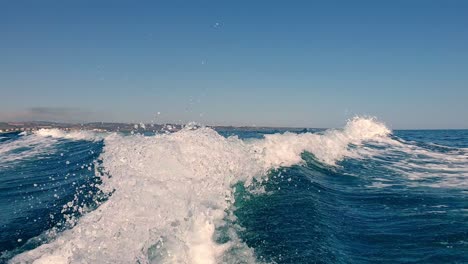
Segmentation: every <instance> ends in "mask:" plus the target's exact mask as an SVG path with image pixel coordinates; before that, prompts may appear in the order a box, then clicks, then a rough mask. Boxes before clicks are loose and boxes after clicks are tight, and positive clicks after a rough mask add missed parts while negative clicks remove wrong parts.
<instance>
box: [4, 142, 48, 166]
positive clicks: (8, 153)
mask: <svg viewBox="0 0 468 264" xmlns="http://www.w3.org/2000/svg"><path fill="white" fill-rule="evenodd" d="M56 143H57V141H56V140H55V139H51V138H43V137H38V136H24V135H23V136H20V137H19V138H18V139H16V140H13V141H6V142H3V143H0V167H4V166H11V165H12V163H14V162H18V161H21V160H24V159H28V158H31V157H36V158H41V157H38V156H40V155H41V154H50V153H53V152H54V145H55V144H56ZM42 158H43V157H42Z"/></svg>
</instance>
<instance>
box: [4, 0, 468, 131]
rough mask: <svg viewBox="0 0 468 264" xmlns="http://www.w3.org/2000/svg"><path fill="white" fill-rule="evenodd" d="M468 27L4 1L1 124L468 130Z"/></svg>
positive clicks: (337, 8)
mask: <svg viewBox="0 0 468 264" xmlns="http://www.w3.org/2000/svg"><path fill="white" fill-rule="evenodd" d="M467 14H468V1H442V0H441V1H429V0H426V1H417V0H412V1H220V0H218V1H139V2H138V3H137V2H136V1H85V0H82V1H46V0H41V1H1V2H0V60H1V62H0V120H31V119H48V120H54V121H80V122H81V121H125V122H141V121H143V122H148V121H156V122H187V121H197V122H201V123H204V124H222V125H229V124H232V125H257V126H260V125H268V126H307V127H339V126H342V125H343V123H345V121H346V119H348V118H350V117H352V116H354V115H372V116H376V117H378V118H379V119H380V120H382V121H384V122H385V123H387V124H388V125H389V126H390V127H391V128H468V15H467ZM158 112H159V113H160V114H159V115H158V114H157V113H158Z"/></svg>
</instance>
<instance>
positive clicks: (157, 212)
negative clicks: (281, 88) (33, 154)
mask: <svg viewBox="0 0 468 264" xmlns="http://www.w3.org/2000/svg"><path fill="white" fill-rule="evenodd" d="M389 132H390V131H389V130H388V129H387V128H386V127H385V126H384V125H383V124H381V123H378V122H376V121H375V120H373V119H365V118H355V119H353V120H350V121H349V122H348V124H347V125H346V127H345V128H344V129H343V130H330V131H327V132H325V133H323V134H321V135H319V134H311V133H305V134H300V135H297V134H292V133H285V134H276V135H268V136H266V137H265V139H261V140H250V141H242V140H240V139H238V138H237V137H229V138H224V137H222V136H220V135H219V134H218V133H216V132H215V131H214V130H212V129H209V128H197V129H192V128H190V127H189V128H186V129H183V130H181V131H179V132H176V133H172V134H164V135H155V136H151V137H144V136H141V135H132V136H122V135H118V134H113V135H110V136H108V137H106V138H105V140H104V143H105V146H104V151H103V153H102V154H101V158H102V160H103V164H104V167H105V170H106V172H107V173H109V174H110V175H112V177H103V184H102V185H101V186H100V189H101V190H103V191H104V192H112V191H114V192H113V194H112V196H111V197H110V198H109V200H108V201H106V202H105V203H104V204H102V205H101V206H100V207H99V208H98V209H97V210H95V211H92V212H90V213H88V214H86V215H84V216H83V217H81V218H80V219H79V220H78V222H77V223H76V225H75V226H74V227H73V228H72V229H70V230H67V231H64V232H63V233H62V234H61V235H59V236H58V237H57V238H56V239H55V240H53V241H52V242H50V243H48V244H44V245H42V246H40V247H38V248H36V249H34V250H31V251H27V252H24V253H22V254H20V255H18V256H16V257H15V258H13V259H12V260H11V261H10V262H11V263H57V264H59V263H239V261H240V260H242V261H243V262H245V263H252V262H255V257H254V252H253V250H252V249H250V248H248V247H247V246H246V245H245V244H243V243H242V242H241V241H240V240H239V239H238V238H237V236H236V233H235V232H234V231H233V230H230V231H229V230H228V231H227V234H229V235H228V236H229V239H230V240H229V242H227V243H224V244H219V243H217V242H215V240H214V237H215V236H216V232H219V231H217V230H219V227H221V226H225V222H224V221H225V219H227V218H231V219H232V217H233V216H232V215H231V213H230V210H229V208H230V206H231V205H232V202H233V200H234V197H233V185H234V184H236V183H238V182H244V183H245V184H246V185H248V184H249V183H250V182H251V181H252V179H253V178H254V177H259V179H261V177H264V176H265V175H266V172H267V171H268V170H269V169H271V168H276V167H279V166H289V165H293V164H297V163H300V162H302V161H301V153H302V152H303V151H310V152H312V153H313V154H314V155H315V156H316V157H317V158H318V159H320V160H321V161H323V162H326V163H328V164H330V165H334V164H335V163H336V162H337V161H339V160H340V159H343V158H344V157H347V156H353V155H354V154H353V152H352V151H350V149H349V145H350V144H354V145H360V144H362V142H363V141H366V140H379V139H380V138H385V137H386V136H387V134H388V133H389Z"/></svg>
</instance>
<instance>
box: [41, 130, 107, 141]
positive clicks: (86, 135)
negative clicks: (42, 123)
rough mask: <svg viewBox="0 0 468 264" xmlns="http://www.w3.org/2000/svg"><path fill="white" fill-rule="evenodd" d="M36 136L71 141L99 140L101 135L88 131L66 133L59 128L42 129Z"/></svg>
mask: <svg viewBox="0 0 468 264" xmlns="http://www.w3.org/2000/svg"><path fill="white" fill-rule="evenodd" d="M34 134H36V135H38V136H42V137H52V138H64V139H71V140H89V141H93V140H97V139H99V138H100V137H99V135H98V134H97V133H94V132H92V131H88V130H74V131H64V130H61V129H58V128H41V129H39V130H37V131H35V132H34Z"/></svg>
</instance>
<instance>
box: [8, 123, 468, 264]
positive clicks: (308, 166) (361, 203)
mask: <svg viewBox="0 0 468 264" xmlns="http://www.w3.org/2000/svg"><path fill="white" fill-rule="evenodd" d="M278 132H282V131H276V130H271V131H265V130H262V131H255V130H251V131H237V132H236V131H234V132H233V131H220V134H222V135H224V136H229V135H232V134H236V135H238V136H239V137H241V138H244V139H246V140H249V139H251V138H262V136H263V135H264V134H271V133H278ZM303 132H306V131H297V133H303ZM309 132H312V133H321V132H322V131H320V130H319V131H309ZM390 138H391V139H392V140H393V141H395V142H397V143H395V144H393V143H392V144H393V145H385V144H377V143H372V142H369V143H365V144H364V145H362V146H353V145H350V146H349V148H351V149H352V148H359V149H358V150H359V151H366V153H367V152H372V153H373V154H372V155H363V156H362V157H361V158H352V157H348V158H344V159H342V160H340V161H339V162H338V163H337V165H336V166H331V165H329V164H325V163H323V162H320V161H318V160H317V158H316V157H315V156H314V155H312V154H310V153H307V152H305V153H303V154H302V158H303V160H304V161H305V163H304V164H302V165H294V166H291V167H282V168H279V169H276V170H273V171H271V172H270V175H269V180H268V181H267V182H263V183H258V184H257V185H254V187H250V188H251V189H250V190H249V187H244V186H243V185H242V184H239V185H237V186H236V192H235V195H236V202H235V204H234V208H235V210H234V215H235V216H236V219H235V220H234V222H235V226H236V229H237V231H236V232H237V234H238V236H239V238H240V239H241V240H242V241H243V242H244V243H245V244H246V245H247V246H248V247H250V248H252V249H253V250H254V252H255V258H256V259H257V261H258V262H266V263H468V188H467V186H468V178H467V175H468V163H467V162H468V150H467V148H468V130H436V131H429V130H424V131H422V130H414V131H394V132H393V133H392V135H391V136H390ZM41 140H42V139H37V138H36V139H33V135H20V134H18V133H10V134H1V135H0V216H1V217H0V252H3V255H2V258H1V259H0V262H7V261H8V259H10V258H11V257H13V256H14V255H16V254H19V253H21V252H25V251H28V250H30V249H33V248H35V247H37V246H39V245H41V244H43V243H47V242H48V241H50V240H52V239H54V238H55V237H57V236H60V233H61V232H63V230H65V229H69V228H73V224H70V223H69V222H67V221H66V220H67V218H64V217H63V215H66V216H67V217H70V216H72V217H77V218H78V219H79V217H80V215H81V214H82V213H83V212H81V211H79V212H76V211H73V212H70V211H67V208H64V205H66V204H67V203H69V202H70V201H74V204H77V205H80V207H81V208H86V210H87V211H92V210H95V209H96V208H97V207H98V206H99V204H100V203H101V202H105V200H106V199H107V198H108V197H107V196H104V195H102V193H100V192H99V190H98V189H97V188H96V187H95V184H96V183H99V182H100V177H101V176H100V173H99V171H96V169H98V168H99V167H100V166H102V164H100V161H99V156H100V154H101V151H102V149H103V146H104V144H105V141H103V140H91V141H90V140H75V139H65V138H47V140H48V141H50V142H45V143H44V142H43V141H41ZM398 144H399V145H398ZM1 151H3V152H1ZM31 153H32V154H31ZM103 166H104V167H105V164H104V165H103ZM96 175H97V176H96ZM259 187H261V188H262V192H256V191H252V190H254V189H258V188H259ZM50 233H53V234H52V235H50ZM45 234H47V235H45ZM239 263H242V260H241V259H240V260H239Z"/></svg>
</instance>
